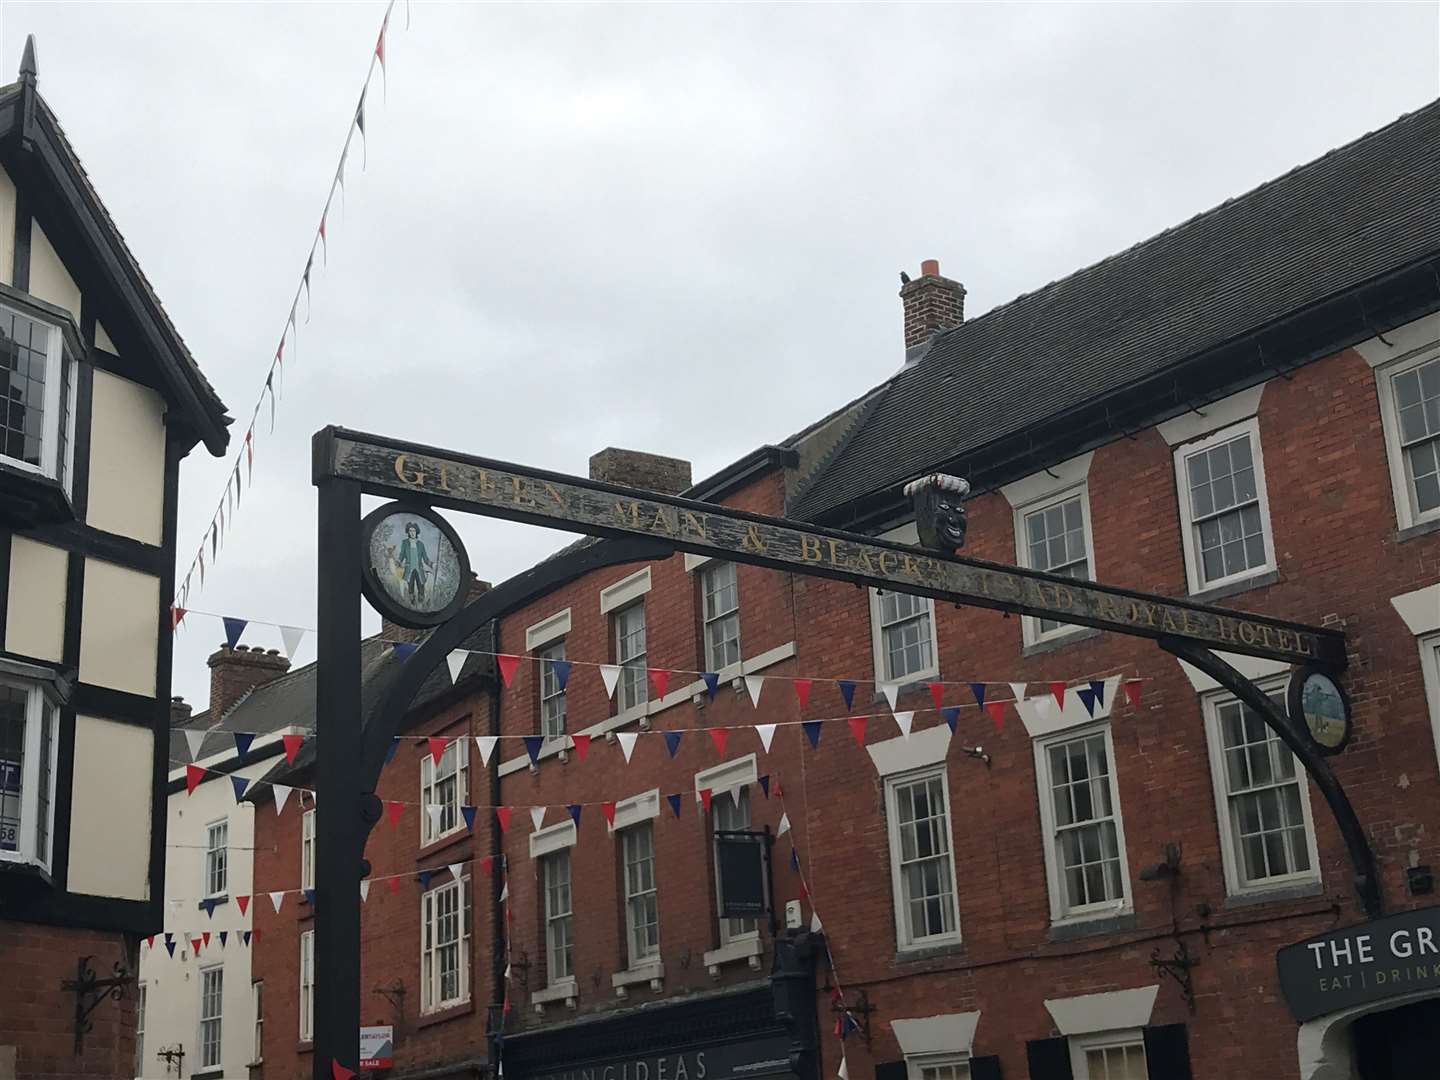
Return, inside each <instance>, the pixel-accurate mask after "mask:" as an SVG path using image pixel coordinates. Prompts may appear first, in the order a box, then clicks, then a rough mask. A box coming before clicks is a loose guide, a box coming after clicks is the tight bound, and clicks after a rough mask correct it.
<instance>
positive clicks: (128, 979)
mask: <svg viewBox="0 0 1440 1080" xmlns="http://www.w3.org/2000/svg"><path fill="white" fill-rule="evenodd" d="M93 959H95V957H94V956H93V955H92V956H82V957H80V959H79V961H77V963H76V965H75V978H73V979H66V980H65V981H64V982H62V983H61V984H60V989H62V990H69V991H71V992H73V993H74V995H75V1053H76V1054H77V1055H79V1054H80V1053H81V1051H82V1050H83V1049H84V1046H85V1036H86V1035H88V1034H89V1033H90V1032H91V1031H92V1030H94V1027H95V1025H94V1024H93V1023H91V1021H90V1014H91V1013H93V1012H94V1011H95V1009H96V1008H97V1007H98V1006H99V1005H100V1003H101V1002H102V1001H105V1000H107V999H108V1000H112V1001H119V1000H120V999H121V998H123V997H124V996H125V988H126V987H128V986H130V985H131V984H133V983H134V982H135V976H134V975H132V974H130V972H129V971H128V970H127V969H126V967H125V965H124V964H123V963H121V962H120V961H119V960H116V961H115V964H114V966H113V967H112V968H111V971H112V972H113V974H112V975H111V976H110V977H109V978H106V979H97V978H96V977H95V969H94V968H92V967H91V966H90V961H91V960H93Z"/></svg>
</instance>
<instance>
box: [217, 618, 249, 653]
mask: <svg viewBox="0 0 1440 1080" xmlns="http://www.w3.org/2000/svg"><path fill="white" fill-rule="evenodd" d="M220 621H221V622H223V623H224V624H225V644H226V645H229V646H230V648H232V649H233V648H235V646H236V645H238V644H239V643H240V635H241V634H243V633H244V632H245V627H247V626H249V625H250V620H249V619H232V618H231V617H230V616H229V615H222V616H220Z"/></svg>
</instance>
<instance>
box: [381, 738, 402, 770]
mask: <svg viewBox="0 0 1440 1080" xmlns="http://www.w3.org/2000/svg"><path fill="white" fill-rule="evenodd" d="M399 749H400V740H399V739H391V740H390V745H389V746H388V747H387V748H386V750H385V764H386V765H389V764H390V762H392V761H394V760H395V751H396V750H399Z"/></svg>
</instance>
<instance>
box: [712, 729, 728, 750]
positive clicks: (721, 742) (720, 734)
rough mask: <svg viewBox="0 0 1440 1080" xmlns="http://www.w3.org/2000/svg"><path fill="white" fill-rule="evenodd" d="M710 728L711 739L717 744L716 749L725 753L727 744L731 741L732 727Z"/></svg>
mask: <svg viewBox="0 0 1440 1080" xmlns="http://www.w3.org/2000/svg"><path fill="white" fill-rule="evenodd" d="M708 730H709V732H710V741H711V742H713V743H714V744H715V749H716V751H717V752H719V753H720V754H722V755H723V754H724V753H725V744H726V743H727V742H729V741H730V729H729V728H723V727H712V728H709V729H708Z"/></svg>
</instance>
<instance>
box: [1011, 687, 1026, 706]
mask: <svg viewBox="0 0 1440 1080" xmlns="http://www.w3.org/2000/svg"><path fill="white" fill-rule="evenodd" d="M1010 692H1011V693H1012V694H1014V695H1015V700H1016V701H1024V700H1025V684H1024V683H1023V682H1012V683H1011V684H1010Z"/></svg>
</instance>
